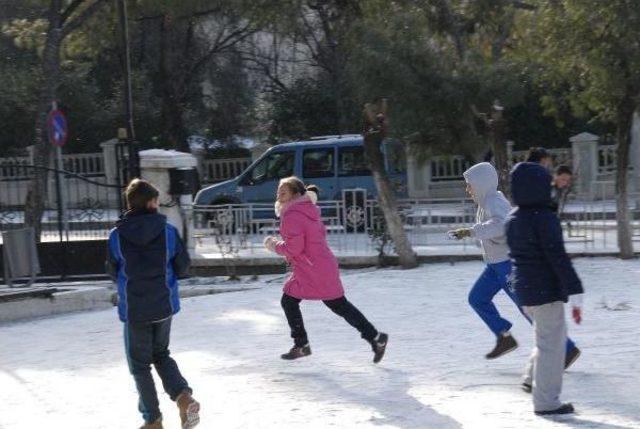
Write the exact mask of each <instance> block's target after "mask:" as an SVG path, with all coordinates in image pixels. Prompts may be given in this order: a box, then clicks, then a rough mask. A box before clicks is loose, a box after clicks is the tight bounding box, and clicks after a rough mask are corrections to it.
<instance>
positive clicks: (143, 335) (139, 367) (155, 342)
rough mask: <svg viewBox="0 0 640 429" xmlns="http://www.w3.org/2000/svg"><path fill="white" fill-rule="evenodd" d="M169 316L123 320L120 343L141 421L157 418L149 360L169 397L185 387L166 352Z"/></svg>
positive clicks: (156, 397)
mask: <svg viewBox="0 0 640 429" xmlns="http://www.w3.org/2000/svg"><path fill="white" fill-rule="evenodd" d="M170 333H171V318H169V319H166V320H163V321H161V322H153V323H125V324H124V344H125V351H126V353H127V362H128V364H129V371H130V372H131V375H133V379H134V380H135V382H136V388H137V389H138V396H139V401H138V409H139V410H140V412H141V413H142V417H143V418H144V420H145V422H147V423H151V422H153V421H155V420H157V419H158V417H160V416H161V415H162V414H161V413H160V406H159V403H158V394H157V392H156V386H155V384H154V382H153V376H152V375H151V364H153V366H154V367H155V368H156V371H157V372H158V375H159V376H160V379H161V380H162V385H163V387H164V390H165V392H167V394H169V396H170V397H171V400H172V401H175V400H176V398H177V397H178V396H179V395H180V394H181V393H182V392H183V391H184V390H187V391H189V392H191V389H189V385H188V384H187V381H186V380H185V379H184V378H183V377H182V374H180V370H179V369H178V365H177V364H176V361H174V360H173V359H172V358H171V357H170V356H169V336H170Z"/></svg>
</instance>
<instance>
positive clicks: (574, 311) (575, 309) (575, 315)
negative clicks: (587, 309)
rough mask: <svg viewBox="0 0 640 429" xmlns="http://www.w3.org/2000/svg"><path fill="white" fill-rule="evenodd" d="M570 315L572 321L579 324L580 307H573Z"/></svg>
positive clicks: (580, 319) (580, 316)
mask: <svg viewBox="0 0 640 429" xmlns="http://www.w3.org/2000/svg"><path fill="white" fill-rule="evenodd" d="M571 317H573V321H574V322H576V324H578V325H579V324H580V322H582V309H581V308H580V307H573V309H572V310H571Z"/></svg>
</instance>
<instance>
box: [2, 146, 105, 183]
mask: <svg viewBox="0 0 640 429" xmlns="http://www.w3.org/2000/svg"><path fill="white" fill-rule="evenodd" d="M31 164H32V161H31V158H30V157H28V156H20V157H13V158H0V180H21V179H28V178H29V177H32V176H33V169H30V168H24V167H23V166H29V165H31ZM62 165H63V167H62V168H63V170H66V171H70V172H72V173H76V174H82V175H83V176H103V175H104V157H103V154H102V152H97V153H72V154H65V155H62Z"/></svg>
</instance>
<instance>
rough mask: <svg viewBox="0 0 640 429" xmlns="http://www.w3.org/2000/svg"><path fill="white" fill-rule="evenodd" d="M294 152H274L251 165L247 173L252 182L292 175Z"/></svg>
mask: <svg viewBox="0 0 640 429" xmlns="http://www.w3.org/2000/svg"><path fill="white" fill-rule="evenodd" d="M294 159H295V157H294V152H275V153H272V154H270V155H268V156H267V157H265V158H264V159H263V160H262V161H260V162H259V163H258V164H256V166H255V167H253V170H251V172H250V173H249V177H250V178H251V182H252V183H260V182H264V181H265V180H269V179H281V178H283V177H289V176H293V164H294Z"/></svg>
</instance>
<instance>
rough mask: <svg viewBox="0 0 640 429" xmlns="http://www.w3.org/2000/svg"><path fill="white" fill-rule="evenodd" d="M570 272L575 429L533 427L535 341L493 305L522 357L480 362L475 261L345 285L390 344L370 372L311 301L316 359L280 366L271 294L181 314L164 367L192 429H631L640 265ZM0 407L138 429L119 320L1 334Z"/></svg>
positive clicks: (220, 300) (67, 421)
mask: <svg viewBox="0 0 640 429" xmlns="http://www.w3.org/2000/svg"><path fill="white" fill-rule="evenodd" d="M576 266H577V269H578V271H579V273H580V275H581V276H582V279H583V280H584V283H585V287H586V289H587V292H588V293H587V295H586V297H585V312H584V321H583V324H582V325H580V326H576V325H573V324H572V325H570V333H571V335H572V336H573V338H574V339H575V340H576V342H577V343H578V345H579V346H580V347H581V348H582V350H583V356H582V357H581V358H580V360H578V361H577V362H576V364H575V366H574V367H572V368H571V370H570V371H569V372H568V373H567V374H566V376H565V379H564V380H565V384H564V392H563V399H565V400H568V401H572V402H573V403H574V404H575V405H576V408H577V410H578V413H577V414H576V415H575V416H571V417H562V418H556V419H543V418H539V417H535V416H534V415H533V413H532V404H531V398H530V395H528V394H526V393H524V392H522V391H521V390H520V389H519V382H520V375H521V372H522V370H523V368H524V365H525V362H526V360H527V357H528V355H529V352H530V348H531V342H532V332H531V328H530V327H529V325H528V324H527V323H526V322H525V320H524V319H523V318H522V317H521V316H520V315H519V314H518V313H517V312H516V309H515V307H514V306H513V305H512V304H511V303H510V302H509V301H508V300H507V299H506V298H505V296H504V295H503V294H500V295H499V296H498V298H497V304H498V306H499V308H500V310H501V311H502V312H503V313H504V314H505V315H507V317H508V318H510V319H511V320H512V321H513V322H514V329H513V332H514V335H515V336H516V338H517V339H518V341H519V342H520V348H519V349H518V350H516V351H515V352H513V353H511V354H509V355H507V356H504V357H502V358H500V359H498V360H496V361H486V360H485V359H484V358H483V357H482V356H483V354H484V353H485V352H487V351H488V350H489V349H490V348H491V347H492V346H493V336H492V335H491V333H490V332H489V330H488V329H487V328H486V327H485V326H484V325H483V324H482V322H481V321H480V319H479V318H478V317H477V316H476V315H475V314H474V313H473V312H472V311H471V309H470V308H469V307H468V305H467V302H466V299H467V298H466V297H467V291H468V289H469V287H470V285H471V284H472V282H473V281H474V279H475V277H476V276H477V275H478V274H479V272H480V270H481V269H482V264H481V263H480V262H466V263H459V264H455V265H449V264H434V265H424V266H422V267H420V268H418V269H415V270H411V271H399V270H395V269H385V270H373V269H371V270H361V271H344V272H343V280H344V283H345V286H346V289H347V296H348V297H349V298H350V299H351V301H353V302H354V303H355V304H356V305H357V306H358V307H359V308H360V309H361V310H362V311H363V313H364V314H365V315H367V316H368V317H369V318H370V320H371V321H372V322H373V323H374V324H375V325H376V326H377V327H378V328H379V329H382V330H384V331H386V332H388V333H389V334H390V343H389V348H388V352H387V355H386V357H385V359H384V360H383V361H382V363H381V364H379V365H374V364H372V363H371V357H372V356H371V351H370V349H369V347H368V345H367V344H365V343H364V341H362V340H361V339H360V338H359V336H358V334H357V332H355V331H354V330H353V329H352V328H351V327H350V326H348V325H347V324H346V323H345V322H344V321H342V320H341V319H339V318H337V317H336V316H335V315H334V314H333V313H331V312H330V311H329V310H328V309H327V308H325V307H324V306H323V305H322V304H321V303H317V302H305V303H304V304H303V313H304V315H305V321H306V325H307V329H308V331H309V336H310V341H311V346H312V349H313V355H312V356H310V357H308V358H305V359H301V360H298V361H294V362H285V361H282V360H280V359H279V354H280V353H282V352H284V351H286V350H288V348H289V347H290V339H289V337H288V330H287V326H286V323H285V320H284V316H283V315H282V312H281V310H280V307H279V298H280V285H281V283H282V281H281V280H280V279H275V281H271V282H267V281H264V280H263V281H261V282H262V284H263V287H261V288H259V289H256V290H250V291H245V292H237V293H226V294H220V295H213V296H206V297H198V298H191V299H187V300H184V301H183V311H182V312H181V313H180V314H179V315H178V316H177V317H176V318H175V320H174V327H173V338H172V351H173V356H174V357H175V358H176V359H177V361H178V363H179V365H180V368H181V369H182V371H183V373H184V375H185V376H186V377H187V379H188V380H189V381H190V383H191V384H192V387H193V388H194V391H195V396H196V397H197V399H198V400H199V401H201V403H202V423H201V427H202V428H251V429H254V428H299V427H305V428H328V427H335V428H354V427H357V428H360V427H362V428H367V427H372V428H373V427H380V428H421V429H422V428H427V429H429V428H434V429H449V428H473V429H476V428H492V429H495V428H536V429H537V428H543V429H544V428H600V429H617V428H640V375H639V370H640V364H639V363H638V349H639V346H638V338H640V337H639V335H638V334H639V331H640V285H639V284H638V278H639V276H640V261H619V260H614V259H605V258H602V259H580V260H578V261H577V263H576ZM265 279H266V278H265ZM158 386H160V384H158ZM159 390H161V388H159ZM0 392H1V393H0V428H2V429H14V428H16V429H19V428H24V429H33V428H40V427H47V428H79V429H80V428H81V429H87V428H90V429H98V428H109V429H115V428H133V427H137V426H136V425H137V424H139V422H140V417H139V415H138V412H137V409H136V406H137V397H136V393H135V389H134V384H133V380H132V379H131V377H130V375H129V374H128V370H127V366H126V362H125V357H124V351H123V345H122V326H121V324H120V322H118V321H117V318H116V314H115V309H114V310H107V311H99V312H93V313H81V314H72V315H66V316H60V317H55V318H49V319H45V320H36V321H31V322H27V323H16V324H10V325H4V326H0ZM161 407H162V410H163V412H164V415H165V427H166V428H178V427H179V424H178V417H177V412H176V410H175V406H174V404H173V403H171V402H170V401H169V399H168V397H167V396H166V395H165V394H162V395H161Z"/></svg>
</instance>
